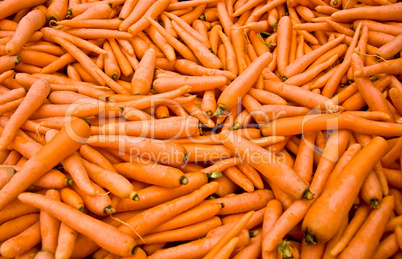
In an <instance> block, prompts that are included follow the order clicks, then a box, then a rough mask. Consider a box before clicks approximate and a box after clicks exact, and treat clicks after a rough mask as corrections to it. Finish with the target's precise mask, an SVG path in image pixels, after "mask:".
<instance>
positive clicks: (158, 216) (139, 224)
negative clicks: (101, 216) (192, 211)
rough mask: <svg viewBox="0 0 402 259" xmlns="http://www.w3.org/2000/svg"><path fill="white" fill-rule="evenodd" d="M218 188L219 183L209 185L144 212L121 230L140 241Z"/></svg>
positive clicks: (121, 227) (129, 221) (130, 220)
mask: <svg viewBox="0 0 402 259" xmlns="http://www.w3.org/2000/svg"><path fill="white" fill-rule="evenodd" d="M217 187H218V183H212V182H211V183H208V184H206V185H204V186H202V187H201V188H200V189H198V190H196V191H194V192H192V193H190V194H188V195H185V196H182V197H180V198H178V199H175V200H172V201H169V202H166V203H163V204H161V205H158V206H155V207H153V208H150V209H148V210H145V211H143V212H142V213H140V214H138V215H136V216H134V217H132V218H130V219H129V220H128V221H127V222H126V223H127V224H128V225H122V226H120V227H119V229H120V230H122V231H123V232H125V233H129V234H130V235H131V236H133V237H134V238H137V239H138V238H140V237H141V236H143V235H145V234H147V233H149V232H150V231H151V230H152V229H153V228H154V227H155V226H157V225H159V224H161V223H163V222H165V221H167V220H168V219H170V218H172V217H174V216H175V215H178V214H179V213H180V212H182V211H185V210H186V209H188V208H191V207H193V206H194V205H196V204H198V203H199V202H200V201H202V200H203V199H205V198H206V197H208V196H209V195H210V194H212V193H213V192H214V191H215V190H216V188H217ZM162 211H165V213H161V212H162ZM150 219H152V220H151V222H152V223H151V224H150V223H147V224H144V222H145V221H148V220H150ZM128 226H130V227H128ZM132 229H134V230H135V232H133V231H132ZM138 235H139V236H138Z"/></svg>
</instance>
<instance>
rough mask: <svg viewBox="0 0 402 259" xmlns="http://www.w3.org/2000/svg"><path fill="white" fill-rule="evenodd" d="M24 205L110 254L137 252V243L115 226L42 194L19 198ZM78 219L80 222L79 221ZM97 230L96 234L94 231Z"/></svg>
mask: <svg viewBox="0 0 402 259" xmlns="http://www.w3.org/2000/svg"><path fill="white" fill-rule="evenodd" d="M18 198H19V199H20V200H22V201H23V202H24V203H28V204H31V205H33V206H36V207H38V208H40V209H42V210H45V211H47V212H48V213H49V214H51V215H53V216H54V217H55V218H57V219H59V220H63V222H64V223H65V224H67V225H68V226H70V227H72V228H73V229H75V230H76V231H78V232H80V233H82V234H85V235H86V236H89V237H90V238H91V239H92V240H94V241H95V242H96V243H97V244H98V245H100V246H101V247H103V248H105V249H107V250H109V251H110V252H113V253H116V254H120V255H122V256H125V255H131V254H133V253H134V252H135V248H136V243H135V241H134V239H133V238H131V237H129V236H128V235H127V234H124V233H122V232H121V231H118V230H116V228H114V227H113V226H110V225H109V224H107V223H104V222H102V221H100V220H97V219H95V218H93V217H90V216H88V215H86V214H83V213H82V212H80V211H78V210H76V209H73V208H71V207H69V206H68V205H65V204H63V203H62V202H59V201H54V200H51V199H49V198H46V197H45V196H42V195H40V194H34V193H23V194H20V195H19V197H18ZM77 218H78V219H79V220H77ZM93 229H96V230H97V231H96V232H95V233H94V232H93V231H92V230H93Z"/></svg>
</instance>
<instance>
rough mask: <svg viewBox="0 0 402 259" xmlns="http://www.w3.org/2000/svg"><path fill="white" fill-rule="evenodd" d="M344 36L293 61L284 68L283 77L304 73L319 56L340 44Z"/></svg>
mask: <svg viewBox="0 0 402 259" xmlns="http://www.w3.org/2000/svg"><path fill="white" fill-rule="evenodd" d="M344 37H345V36H340V37H338V38H337V39H335V40H333V41H329V42H328V43H326V44H324V45H322V46H321V47H319V48H317V49H315V50H314V51H311V52H309V53H307V54H305V55H304V56H302V57H301V58H299V59H296V60H295V61H293V62H292V63H291V64H289V66H287V67H286V69H285V71H284V72H283V75H284V76H286V77H287V78H289V77H291V76H293V75H296V74H298V73H300V72H302V71H304V70H305V69H306V68H307V67H308V66H309V65H310V64H311V63H313V62H314V61H315V60H316V59H317V58H318V57H319V56H321V55H322V54H323V53H325V52H327V51H328V50H330V49H332V48H334V47H335V46H337V45H338V44H339V43H340V42H342V41H343V39H344Z"/></svg>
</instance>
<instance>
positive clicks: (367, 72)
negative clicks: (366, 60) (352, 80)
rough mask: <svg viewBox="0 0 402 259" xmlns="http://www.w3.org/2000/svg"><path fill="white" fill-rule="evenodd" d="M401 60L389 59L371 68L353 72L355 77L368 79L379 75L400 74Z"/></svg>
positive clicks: (366, 67) (367, 67)
mask: <svg viewBox="0 0 402 259" xmlns="http://www.w3.org/2000/svg"><path fill="white" fill-rule="evenodd" d="M401 62H402V58H398V59H391V60H388V61H387V62H381V63H378V64H375V65H371V66H365V67H362V68H360V69H358V70H356V71H355V73H354V76H355V77H358V78H360V77H369V76H373V75H376V74H380V73H390V74H400V73H401V71H402V70H401V69H402V68H401V67H402V65H401Z"/></svg>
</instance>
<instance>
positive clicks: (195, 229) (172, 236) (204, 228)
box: [138, 216, 222, 244]
mask: <svg viewBox="0 0 402 259" xmlns="http://www.w3.org/2000/svg"><path fill="white" fill-rule="evenodd" d="M221 225H222V221H221V219H220V218H219V217H217V216H215V217H212V218H210V219H207V220H204V221H201V222H198V223H193V224H190V225H188V226H184V227H181V228H176V229H173V230H167V231H161V232H156V233H153V234H148V235H145V236H143V237H142V240H138V244H155V243H164V242H175V241H187V240H194V239H197V238H201V237H204V236H205V235H206V234H207V233H208V232H209V231H210V230H212V229H214V228H216V227H219V226H221Z"/></svg>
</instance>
